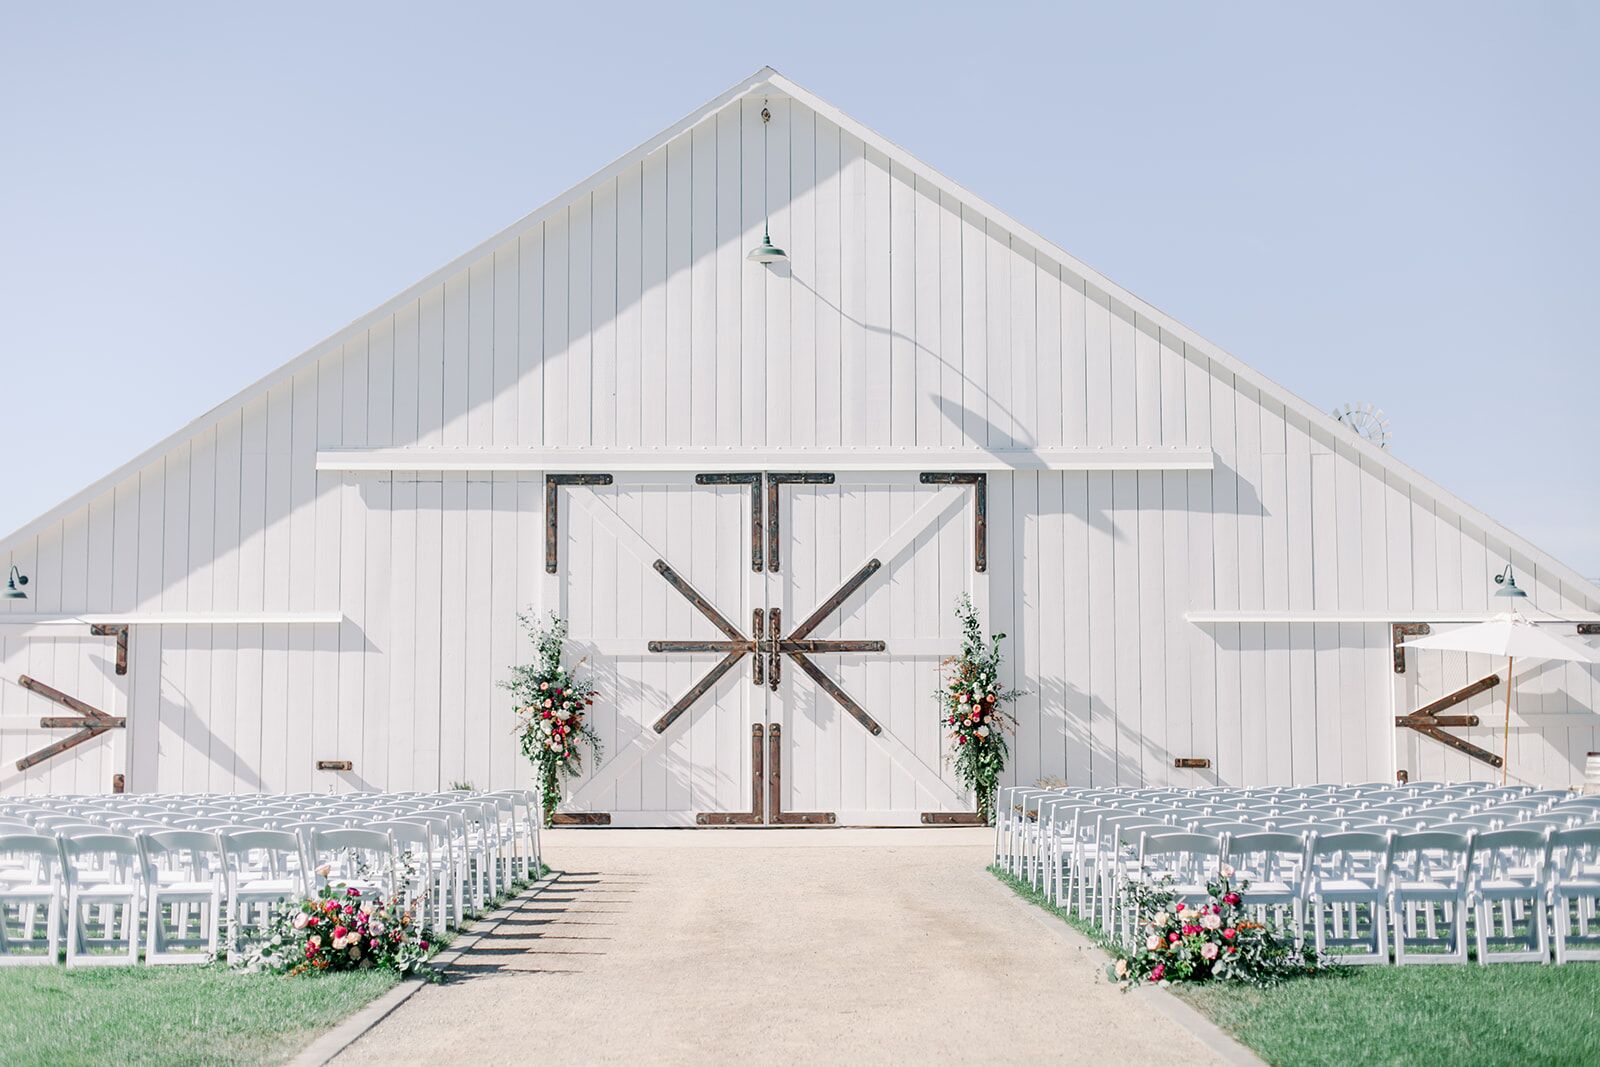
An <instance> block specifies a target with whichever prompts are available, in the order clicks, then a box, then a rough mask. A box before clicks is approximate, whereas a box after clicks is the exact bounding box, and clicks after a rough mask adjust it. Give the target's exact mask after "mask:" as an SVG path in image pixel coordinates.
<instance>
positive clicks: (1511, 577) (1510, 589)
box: [1494, 563, 1528, 597]
mask: <svg viewBox="0 0 1600 1067" xmlns="http://www.w3.org/2000/svg"><path fill="white" fill-rule="evenodd" d="M1494 584H1495V585H1498V586H1499V587H1500V588H1499V589H1496V590H1495V591H1494V595H1495V596H1510V597H1519V596H1527V595H1528V594H1527V593H1525V592H1523V591H1522V590H1521V589H1518V588H1517V576H1516V575H1515V574H1513V573H1511V564H1509V563H1507V564H1506V569H1505V570H1503V571H1501V572H1500V573H1499V574H1497V575H1495V576H1494Z"/></svg>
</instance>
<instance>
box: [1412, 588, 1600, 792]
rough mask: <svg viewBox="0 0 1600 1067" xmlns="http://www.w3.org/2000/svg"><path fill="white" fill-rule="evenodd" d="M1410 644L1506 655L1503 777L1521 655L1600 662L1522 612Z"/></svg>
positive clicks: (1592, 653)
mask: <svg viewBox="0 0 1600 1067" xmlns="http://www.w3.org/2000/svg"><path fill="white" fill-rule="evenodd" d="M1405 644H1406V647H1407V648H1431V649H1434V650H1435V651H1442V652H1481V653H1484V654H1486V655H1490V656H1504V657H1506V725H1505V735H1504V737H1503V738H1502V740H1501V752H1500V781H1501V783H1502V784H1504V783H1505V781H1506V776H1507V774H1508V773H1509V769H1510V762H1511V671H1512V669H1513V667H1514V666H1515V665H1516V662H1517V660H1519V659H1553V660H1562V661H1568V662H1577V663H1600V656H1597V655H1596V654H1595V651H1594V650H1593V649H1591V648H1589V647H1588V646H1587V645H1582V644H1579V643H1578V642H1577V641H1573V640H1570V639H1569V638H1565V637H1562V636H1560V635H1559V634H1554V633H1551V632H1550V631H1549V630H1546V629H1541V628H1540V627H1538V626H1535V625H1534V624H1533V623H1532V622H1531V621H1529V620H1528V619H1527V618H1526V617H1525V616H1523V615H1522V614H1520V613H1519V612H1515V611H1512V612H1507V613H1505V614H1502V615H1496V616H1495V617H1494V618H1492V619H1489V620H1488V621H1487V622H1479V623H1473V624H1472V625H1471V626H1463V627H1461V628H1460V629H1457V630H1451V631H1449V632H1447V633H1442V634H1429V635H1428V636H1427V637H1418V638H1415V639H1413V640H1410V641H1407V642H1406V643H1405Z"/></svg>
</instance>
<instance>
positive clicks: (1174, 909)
mask: <svg viewBox="0 0 1600 1067" xmlns="http://www.w3.org/2000/svg"><path fill="white" fill-rule="evenodd" d="M1172 910H1173V911H1182V910H1183V905H1182V904H1181V903H1180V904H1179V905H1178V906H1177V907H1175V908H1173V909H1172Z"/></svg>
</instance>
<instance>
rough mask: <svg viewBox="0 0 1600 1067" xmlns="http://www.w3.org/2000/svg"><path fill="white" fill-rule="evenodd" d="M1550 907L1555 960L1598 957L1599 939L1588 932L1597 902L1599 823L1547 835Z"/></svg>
mask: <svg viewBox="0 0 1600 1067" xmlns="http://www.w3.org/2000/svg"><path fill="white" fill-rule="evenodd" d="M1550 847H1551V858H1550V865H1549V871H1550V889H1549V899H1550V906H1551V907H1552V908H1553V909H1554V910H1555V920H1556V921H1555V957H1556V962H1557V963H1567V962H1569V961H1573V960H1600V941H1597V937H1596V934H1597V933H1600V931H1593V932H1592V931H1591V928H1592V927H1594V926H1595V925H1596V918H1595V915H1596V904H1597V901H1600V871H1597V870H1596V859H1597V856H1600V826H1594V825H1591V826H1575V827H1570V828H1568V829H1564V830H1557V831H1555V832H1554V833H1553V834H1552V835H1551V837H1550Z"/></svg>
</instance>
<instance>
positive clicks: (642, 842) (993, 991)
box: [337, 830, 1220, 1065]
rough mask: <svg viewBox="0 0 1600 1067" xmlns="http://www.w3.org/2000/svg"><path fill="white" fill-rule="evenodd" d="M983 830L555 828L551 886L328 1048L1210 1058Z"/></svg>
mask: <svg viewBox="0 0 1600 1067" xmlns="http://www.w3.org/2000/svg"><path fill="white" fill-rule="evenodd" d="M989 842H990V838H989V833H988V831H975V830H948V831H946V830H910V831H895V830H820V831H819V830H811V831H808V830H771V831H759V830H758V831H737V830H729V831H719V830H683V831H671V830H669V831H629V830H608V831H571V830H569V831H556V832H553V833H551V834H549V835H548V837H547V845H546V850H545V851H546V861H547V862H548V863H549V864H550V866H551V867H552V868H554V869H555V870H557V871H560V872H562V873H561V877H560V878H559V879H558V880H557V881H556V883H555V884H554V886H552V887H551V888H550V889H548V890H546V891H545V892H543V893H540V894H538V895H535V896H530V897H528V898H526V899H524V900H523V901H521V902H520V903H519V904H518V906H517V907H516V908H515V909H514V910H513V911H512V912H511V914H510V915H509V917H508V918H506V920H505V921H504V922H502V923H500V924H499V925H498V926H496V927H495V928H494V929H493V930H492V931H490V933H489V934H488V936H486V937H485V938H484V939H483V940H482V941H481V942H480V943H479V944H478V945H477V947H475V948H474V949H472V950H470V951H469V952H468V953H467V954H466V955H465V956H464V958H463V959H462V960H461V962H460V963H459V964H457V965H456V966H455V967H453V968H452V977H453V978H454V980H453V981H451V982H449V983H446V984H444V985H438V986H429V987H427V988H424V989H422V990H421V991H420V992H418V993H417V994H416V995H415V996H413V997H411V999H410V1000H408V1001H407V1002H406V1003H405V1004H403V1005H402V1006H401V1007H400V1008H399V1009H397V1010H396V1011H395V1012H394V1013H393V1014H392V1015H390V1016H389V1017H388V1018H386V1019H385V1020H384V1021H383V1022H381V1023H380V1024H379V1025H378V1026H377V1027H376V1028H374V1029H373V1030H372V1031H371V1032H370V1033H368V1034H367V1035H365V1036H364V1037H362V1038H361V1039H360V1040H359V1041H357V1042H356V1043H355V1044H353V1045H352V1046H350V1048H349V1049H347V1050H346V1051H345V1053H344V1054H343V1055H342V1056H341V1057H339V1059H338V1061H337V1062H338V1063H340V1064H347V1063H348V1064H358V1063H374V1064H395V1063H422V1062H432V1063H462V1064H468V1063H470V1064H500V1063H528V1062H542V1063H557V1064H566V1063H591V1062H615V1061H624V1060H626V1061H632V1062H635V1063H695V1064H707V1063H729V1062H738V1063H890V1062H897V1063H928V1062H942V1063H949V1062H962V1063H977V1062H986V1063H1018V1062H1024V1061H1029V1062H1052V1063H1066V1062H1075V1063H1107V1064H1142V1063H1157V1062H1167V1063H1183V1064H1186V1065H1187V1064H1201V1063H1214V1062H1220V1061H1218V1060H1217V1058H1216V1055H1215V1054H1214V1053H1213V1052H1211V1051H1210V1050H1208V1049H1207V1048H1206V1047H1205V1046H1204V1045H1203V1044H1201V1042H1200V1041H1199V1040H1198V1039H1197V1038H1195V1037H1194V1036H1193V1035H1192V1034H1191V1033H1190V1032H1189V1031H1187V1030H1186V1029H1184V1028H1183V1027H1180V1026H1179V1025H1177V1024H1176V1023H1174V1022H1173V1021H1171V1020H1169V1019H1168V1018H1167V1017H1166V1016H1164V1015H1162V1014H1160V1013H1159V1012H1157V1011H1155V1010H1153V1009H1152V1007H1151V1006H1150V1003H1149V1001H1148V1000H1147V999H1146V998H1144V997H1142V996H1138V995H1124V994H1122V993H1120V992H1118V991H1117V990H1116V989H1115V988H1114V987H1112V986H1111V985H1109V984H1108V983H1106V982H1105V981H1103V980H1101V979H1100V978H1099V976H1098V965H1097V964H1096V963H1094V962H1093V959H1092V957H1090V956H1089V955H1088V954H1087V953H1085V952H1084V951H1083V950H1081V949H1079V948H1078V947H1076V946H1075V945H1073V944H1071V943H1069V942H1068V941H1067V940H1065V939H1063V938H1062V937H1060V936H1058V935H1057V934H1056V933H1054V932H1052V931H1051V930H1050V929H1048V928H1047V927H1046V926H1044V925H1042V924H1041V921H1040V919H1039V918H1038V917H1037V916H1036V915H1035V914H1034V913H1032V912H1031V911H1030V910H1029V909H1026V908H1022V907H1018V906H1016V904H1015V902H1014V901H1013V900H1012V899H1010V893H1009V891H1008V890H1007V889H1005V888H1004V887H1003V886H1001V885H1000V884H999V883H998V882H996V881H995V880H994V878H993V877H991V876H990V875H989V874H987V873H986V872H985V871H984V869H983V868H984V864H985V863H986V862H987V860H988V855H989V849H990V844H989Z"/></svg>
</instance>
